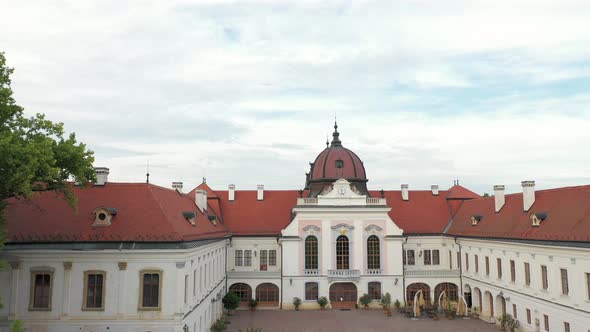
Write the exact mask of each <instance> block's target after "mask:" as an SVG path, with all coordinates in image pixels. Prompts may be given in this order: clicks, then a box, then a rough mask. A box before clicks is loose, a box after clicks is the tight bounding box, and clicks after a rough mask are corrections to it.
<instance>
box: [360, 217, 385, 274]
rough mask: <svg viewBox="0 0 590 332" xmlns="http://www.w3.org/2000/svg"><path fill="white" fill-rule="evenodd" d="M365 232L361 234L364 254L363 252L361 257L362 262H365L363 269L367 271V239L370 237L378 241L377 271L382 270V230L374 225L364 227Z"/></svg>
mask: <svg viewBox="0 0 590 332" xmlns="http://www.w3.org/2000/svg"><path fill="white" fill-rule="evenodd" d="M364 230H365V231H364V232H363V247H364V252H363V256H364V259H365V260H364V261H365V269H367V270H368V269H369V238H370V237H371V236H373V235H374V236H376V237H377V239H379V269H381V270H383V266H384V265H383V253H384V248H383V245H384V244H383V240H384V236H383V232H382V231H383V228H381V227H379V226H377V225H375V224H371V225H369V226H367V227H365V229H364Z"/></svg>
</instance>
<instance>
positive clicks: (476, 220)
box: [471, 215, 483, 226]
mask: <svg viewBox="0 0 590 332" xmlns="http://www.w3.org/2000/svg"><path fill="white" fill-rule="evenodd" d="M481 219H483V217H482V216H479V215H473V216H471V226H476V225H477V224H478V223H479V222H480V221H481Z"/></svg>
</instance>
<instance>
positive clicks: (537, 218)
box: [530, 213, 547, 227]
mask: <svg viewBox="0 0 590 332" xmlns="http://www.w3.org/2000/svg"><path fill="white" fill-rule="evenodd" d="M530 218H531V222H532V224H533V227H539V226H541V222H542V221H543V220H545V219H547V213H533V214H531V216H530Z"/></svg>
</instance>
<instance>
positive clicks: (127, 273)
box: [0, 239, 228, 332]
mask: <svg viewBox="0 0 590 332" xmlns="http://www.w3.org/2000/svg"><path fill="white" fill-rule="evenodd" d="M227 242H228V240H225V239H220V240H217V241H214V242H212V243H203V244H196V245H195V248H193V249H135V250H133V249H131V250H128V249H122V250H112V249H105V250H55V249H43V250H31V249H19V250H10V251H5V252H4V254H3V255H2V259H5V260H8V261H9V262H10V263H11V264H10V266H11V267H10V269H7V270H2V271H0V282H1V284H2V285H9V287H4V286H3V287H2V288H1V290H0V291H1V293H0V296H1V298H2V299H3V302H4V307H3V308H2V309H0V317H1V319H0V328H2V329H6V330H7V326H8V320H14V319H20V320H23V321H24V322H25V326H26V327H27V331H28V332H37V331H38V332H45V331H55V332H67V331H72V332H74V331H88V332H90V331H94V332H99V331H104V332H106V331H133V332H136V331H137V332H146V331H152V332H156V331H158V332H180V331H183V327H184V326H186V327H187V328H188V331H205V330H208V328H209V326H210V325H211V324H212V322H213V321H214V320H215V319H217V318H218V317H219V316H220V315H221V313H222V304H221V301H220V299H221V297H222V296H223V295H224V294H225V287H226V284H225V257H226V244H227ZM148 270H149V271H157V272H159V273H160V287H161V288H160V294H159V307H158V308H157V309H153V308H150V309H142V308H140V306H141V302H140V301H141V300H140V298H141V297H140V292H141V287H140V284H141V277H140V273H141V272H142V271H148ZM35 271H43V272H49V273H50V274H51V276H52V278H51V293H50V294H51V300H50V309H49V310H43V311H41V310H34V309H31V308H30V305H31V280H32V278H31V274H32V273H33V272H35ZM86 271H101V272H102V273H104V276H105V277H104V299H103V301H104V302H103V303H104V304H103V308H102V309H99V310H96V309H92V310H85V309H84V308H83V307H84V288H85V285H84V279H85V276H84V273H85V272H86Z"/></svg>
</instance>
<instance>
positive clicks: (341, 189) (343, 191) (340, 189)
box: [338, 188, 346, 195]
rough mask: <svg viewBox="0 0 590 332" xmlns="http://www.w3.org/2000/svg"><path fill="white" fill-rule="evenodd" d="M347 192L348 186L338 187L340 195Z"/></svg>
mask: <svg viewBox="0 0 590 332" xmlns="http://www.w3.org/2000/svg"><path fill="white" fill-rule="evenodd" d="M344 194H346V188H338V195H344Z"/></svg>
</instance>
